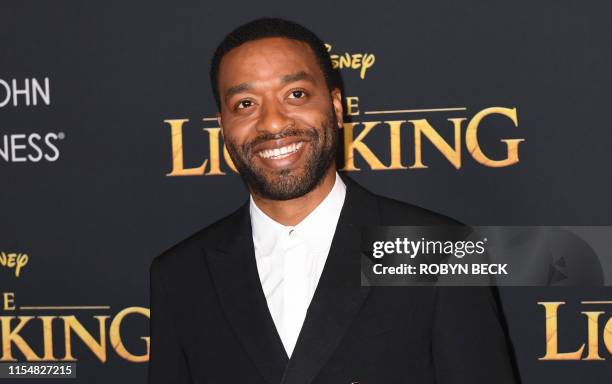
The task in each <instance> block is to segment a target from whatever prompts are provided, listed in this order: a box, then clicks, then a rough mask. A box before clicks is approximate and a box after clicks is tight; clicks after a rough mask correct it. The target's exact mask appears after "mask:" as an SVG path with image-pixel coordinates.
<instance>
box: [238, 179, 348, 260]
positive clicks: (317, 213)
mask: <svg viewBox="0 0 612 384" xmlns="http://www.w3.org/2000/svg"><path fill="white" fill-rule="evenodd" d="M335 176H336V180H335V181H334V186H333V187H332V189H331V191H330V192H329V193H328V194H327V196H326V197H325V198H324V199H323V201H321V203H319V205H318V206H317V207H316V208H315V209H314V210H313V211H312V212H310V213H309V214H308V216H306V217H305V218H304V219H303V220H302V221H301V222H299V223H298V224H297V225H295V226H286V225H283V224H281V223H279V222H277V221H275V220H274V219H272V218H271V217H269V216H268V215H266V214H265V213H264V212H263V211H262V210H261V209H259V207H258V206H257V204H255V201H254V200H253V196H252V195H251V196H250V201H249V214H250V216H251V228H252V232H253V242H254V245H255V247H256V248H258V250H259V251H261V252H262V253H263V254H267V253H269V252H271V251H272V250H273V249H274V246H275V245H276V244H277V243H278V240H279V239H280V236H286V235H287V234H288V233H289V231H291V230H292V229H295V230H296V231H297V233H298V235H299V236H300V237H302V238H303V239H304V240H305V241H306V244H307V245H308V247H309V248H317V247H319V246H320V247H325V246H326V245H327V246H329V244H328V243H331V239H332V238H333V235H334V232H335V229H336V225H337V224H338V219H339V217H340V211H341V210H342V206H343V204H344V199H345V197H346V185H345V184H344V182H343V181H342V179H341V178H340V175H338V172H336V175H335Z"/></svg>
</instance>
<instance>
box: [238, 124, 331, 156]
mask: <svg viewBox="0 0 612 384" xmlns="http://www.w3.org/2000/svg"><path fill="white" fill-rule="evenodd" d="M286 137H305V138H307V139H310V140H313V141H314V140H318V139H319V132H317V130H316V129H314V128H309V129H298V128H293V127H291V128H287V129H284V130H283V131H281V132H278V133H262V134H260V135H258V136H257V137H255V138H254V139H253V140H251V141H249V142H247V143H244V144H243V145H242V150H243V152H244V153H248V154H251V153H252V151H253V148H254V147H255V146H257V145H259V144H261V143H265V142H266V141H271V140H279V139H284V138H286Z"/></svg>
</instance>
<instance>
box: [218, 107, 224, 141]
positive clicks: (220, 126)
mask: <svg viewBox="0 0 612 384" xmlns="http://www.w3.org/2000/svg"><path fill="white" fill-rule="evenodd" d="M217 124H219V128H221V138H223V139H225V136H223V123H222V120H221V112H217Z"/></svg>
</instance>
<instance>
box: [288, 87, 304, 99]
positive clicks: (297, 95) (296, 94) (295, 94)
mask: <svg viewBox="0 0 612 384" xmlns="http://www.w3.org/2000/svg"><path fill="white" fill-rule="evenodd" d="M305 96H306V92H304V91H303V90H301V89H296V90H293V91H291V93H289V98H290V99H302V98H304V97H305Z"/></svg>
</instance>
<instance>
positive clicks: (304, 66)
mask: <svg viewBox="0 0 612 384" xmlns="http://www.w3.org/2000/svg"><path fill="white" fill-rule="evenodd" d="M300 71H303V72H306V73H308V74H310V75H312V76H313V77H314V78H315V79H317V80H323V73H322V71H321V68H320V67H319V64H318V61H317V58H316V56H315V54H314V52H313V51H312V49H311V48H310V46H309V45H308V44H307V43H305V42H302V41H299V40H293V39H288V38H284V37H268V38H263V39H259V40H254V41H249V42H247V43H244V44H242V45H240V46H238V47H236V48H234V49H232V50H230V51H229V52H228V53H227V54H225V56H223V58H222V59H221V63H220V64H219V87H220V88H221V89H224V88H227V87H230V86H233V85H236V84H239V83H252V82H257V81H266V80H272V79H275V78H280V77H281V76H283V75H288V74H293V73H297V72H300Z"/></svg>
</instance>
